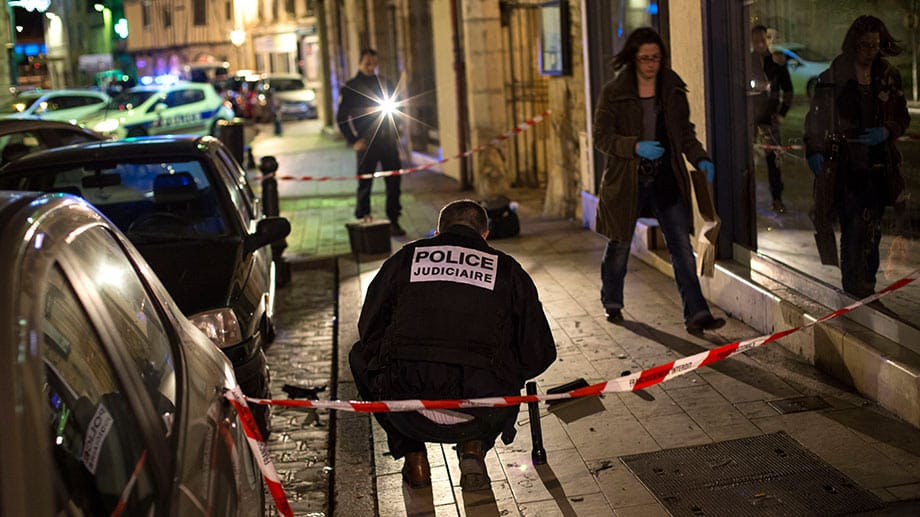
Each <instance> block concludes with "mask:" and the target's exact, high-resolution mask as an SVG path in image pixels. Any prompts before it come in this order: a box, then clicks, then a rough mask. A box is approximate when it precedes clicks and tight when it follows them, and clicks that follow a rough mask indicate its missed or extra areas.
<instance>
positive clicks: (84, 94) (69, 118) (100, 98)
mask: <svg viewBox="0 0 920 517" xmlns="http://www.w3.org/2000/svg"><path fill="white" fill-rule="evenodd" d="M110 100H111V99H110V98H109V96H108V95H106V94H104V93H102V92H98V91H95V90H34V91H28V92H23V93H20V94H18V95H16V96H15V97H12V98H11V99H9V100H6V101H5V102H2V103H0V117H2V118H5V119H42V120H61V121H64V122H71V123H73V122H75V121H77V120H80V119H82V118H83V117H86V116H89V115H92V114H93V113H95V112H97V111H99V110H100V109H102V107H103V106H105V105H106V103H108V102H109V101H110Z"/></svg>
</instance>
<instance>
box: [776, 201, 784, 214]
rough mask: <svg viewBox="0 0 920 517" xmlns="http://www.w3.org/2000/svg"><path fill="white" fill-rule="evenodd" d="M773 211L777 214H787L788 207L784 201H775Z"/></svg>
mask: <svg viewBox="0 0 920 517" xmlns="http://www.w3.org/2000/svg"><path fill="white" fill-rule="evenodd" d="M773 211H774V212H776V213H777V214H784V213H786V205H784V204H783V201H782V200H781V199H774V200H773Z"/></svg>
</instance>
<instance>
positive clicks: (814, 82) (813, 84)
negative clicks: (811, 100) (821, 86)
mask: <svg viewBox="0 0 920 517" xmlns="http://www.w3.org/2000/svg"><path fill="white" fill-rule="evenodd" d="M817 86H818V78H817V77H812V78H811V79H809V80H808V84H807V85H806V86H805V89H806V90H807V93H808V97H814V96H815V88H817Z"/></svg>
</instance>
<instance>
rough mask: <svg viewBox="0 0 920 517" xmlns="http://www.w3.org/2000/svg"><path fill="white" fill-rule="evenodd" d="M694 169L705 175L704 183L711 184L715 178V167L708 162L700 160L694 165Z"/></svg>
mask: <svg viewBox="0 0 920 517" xmlns="http://www.w3.org/2000/svg"><path fill="white" fill-rule="evenodd" d="M696 168H697V169H698V170H700V171H702V172H705V173H706V181H708V182H709V183H712V180H713V179H715V177H716V166H715V165H713V164H712V162H711V161H709V160H701V161H700V163H698V164H696Z"/></svg>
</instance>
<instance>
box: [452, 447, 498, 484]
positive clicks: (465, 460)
mask: <svg viewBox="0 0 920 517" xmlns="http://www.w3.org/2000/svg"><path fill="white" fill-rule="evenodd" d="M457 457H458V458H460V488H462V489H463V491H464V492H475V491H478V490H488V489H490V488H491V487H492V480H491V479H489V472H488V471H487V470H486V461H485V452H484V451H483V450H482V442H481V441H479V440H472V441H468V442H463V443H460V444H458V445H457Z"/></svg>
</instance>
